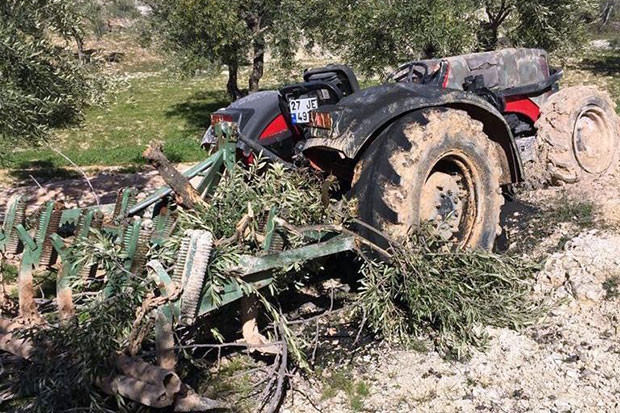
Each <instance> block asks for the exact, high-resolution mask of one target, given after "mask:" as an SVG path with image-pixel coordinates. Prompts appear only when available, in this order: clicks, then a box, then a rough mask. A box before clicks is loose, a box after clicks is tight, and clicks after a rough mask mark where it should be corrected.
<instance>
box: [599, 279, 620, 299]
mask: <svg viewBox="0 0 620 413" xmlns="http://www.w3.org/2000/svg"><path fill="white" fill-rule="evenodd" d="M603 290H605V299H607V300H612V299H614V298H618V297H620V277H619V276H617V275H614V276H613V277H609V278H608V279H606V280H605V281H604V282H603Z"/></svg>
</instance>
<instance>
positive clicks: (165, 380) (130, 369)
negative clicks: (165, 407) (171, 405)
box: [115, 355, 181, 400]
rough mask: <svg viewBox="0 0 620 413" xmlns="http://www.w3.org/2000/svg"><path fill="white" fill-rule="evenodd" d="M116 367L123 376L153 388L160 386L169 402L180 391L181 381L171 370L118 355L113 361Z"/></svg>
mask: <svg viewBox="0 0 620 413" xmlns="http://www.w3.org/2000/svg"><path fill="white" fill-rule="evenodd" d="M115 365H116V367H117V368H118V369H119V370H120V371H121V373H123V374H124V375H125V376H128V377H131V378H134V379H137V380H140V381H143V382H145V383H148V384H152V385H154V386H162V388H163V389H164V392H165V395H166V397H168V398H169V399H170V400H172V399H173V398H174V395H175V394H176V393H178V392H179V391H180V390H181V379H180V378H179V376H178V375H177V374H176V373H175V372H174V371H172V370H167V369H162V368H161V367H158V366H153V365H152V364H148V363H145V362H144V361H142V360H140V359H137V358H131V357H127V356H125V355H120V356H118V357H117V358H116V360H115Z"/></svg>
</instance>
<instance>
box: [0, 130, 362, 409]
mask: <svg viewBox="0 0 620 413" xmlns="http://www.w3.org/2000/svg"><path fill="white" fill-rule="evenodd" d="M226 126H227V125H226V124H223V125H221V126H220V127H219V128H218V134H219V136H220V143H219V147H218V149H217V150H216V151H215V152H214V153H213V154H212V155H211V156H210V157H209V158H208V159H206V160H204V161H203V162H201V163H199V164H197V165H195V166H194V167H192V168H190V169H189V170H187V171H185V172H184V173H183V176H184V180H185V182H186V183H187V184H189V180H190V179H191V180H192V181H193V182H198V183H197V184H195V191H196V192H195V193H197V194H200V198H201V200H203V201H200V202H204V203H205V205H206V206H207V207H208V203H209V197H210V196H211V194H212V193H213V191H214V189H215V188H216V187H217V185H218V181H219V180H220V179H221V176H222V174H223V173H224V171H226V170H227V169H230V168H235V167H238V166H236V164H235V162H236V161H235V148H236V145H235V137H236V133H235V132H234V129H232V130H231V129H227V127H226ZM226 132H228V133H226ZM160 172H161V170H160ZM182 190H183V188H181V191H182ZM136 194H137V191H136V190H135V189H134V188H124V189H121V190H120V191H119V192H118V195H117V199H116V202H115V203H114V204H110V205H100V206H93V207H88V208H72V209H65V208H64V206H63V204H62V203H61V202H58V201H49V202H47V203H46V204H44V205H43V206H40V207H39V208H38V209H37V210H36V212H34V213H27V212H26V211H27V209H26V208H27V202H26V200H25V199H24V197H22V196H14V197H13V198H12V199H10V201H9V202H8V205H7V207H6V210H5V211H4V220H3V223H2V228H1V231H0V251H1V252H2V256H3V259H6V260H9V261H13V262H16V263H17V267H18V277H17V291H18V299H19V307H18V311H17V312H18V314H17V315H16V317H14V318H13V319H2V320H1V323H0V350H4V351H8V352H10V353H13V354H16V355H19V356H21V357H23V358H26V359H28V358H30V356H31V354H32V351H33V344H32V343H31V342H30V341H29V340H28V339H25V338H23V337H22V336H21V335H19V334H16V330H17V331H19V330H22V329H25V328H29V327H32V326H37V327H41V328H48V327H49V326H53V325H55V324H62V323H68V322H71V320H72V319H73V318H74V317H76V316H78V317H79V310H78V309H77V307H76V305H75V301H76V300H75V297H74V293H73V291H72V283H73V282H75V280H80V279H82V280H84V279H87V278H91V279H94V278H96V277H105V273H104V271H103V270H102V268H101V266H100V265H98V263H97V262H88V261H87V260H84V259H78V258H76V257H77V255H76V254H74V249H75V248H76V247H75V246H76V245H80V243H84V242H88V241H89V240H91V239H92V238H93V237H94V236H95V234H99V235H100V236H104V237H106V238H107V239H110V240H113V242H114V243H115V244H116V245H118V246H120V250H121V255H120V256H122V257H123V259H122V261H121V262H119V265H120V266H121V267H122V270H123V271H124V272H126V273H127V274H128V275H129V274H130V275H131V276H135V277H149V278H150V279H151V280H153V281H154V282H155V283H156V285H157V291H158V298H159V299H160V301H161V305H158V306H154V307H153V308H149V315H148V316H149V317H151V319H152V320H154V325H155V342H156V345H157V348H156V353H157V354H156V355H157V362H156V364H157V365H151V364H146V363H144V362H143V361H141V360H139V359H136V358H129V357H126V356H118V355H117V356H116V361H115V366H116V370H117V371H118V374H117V375H116V376H114V377H112V378H107V379H106V380H99V381H98V384H99V385H100V387H102V388H103V389H104V390H105V391H107V392H108V393H111V394H120V395H123V396H125V397H127V398H129V399H131V400H134V401H137V402H140V403H143V404H146V405H148V406H152V407H166V406H174V409H175V411H185V410H188V409H190V410H193V409H197V408H198V407H201V406H202V407H203V408H204V407H205V406H207V407H209V406H210V407H213V406H214V404H213V403H214V402H213V403H212V401H209V400H208V399H203V398H200V397H197V395H196V394H193V393H192V394H190V395H189V396H188V392H187V391H183V385H182V383H181V381H180V379H179V377H178V376H177V375H176V373H175V372H174V370H175V366H176V355H175V350H174V348H175V339H174V336H173V332H174V331H175V328H176V326H178V325H192V324H194V322H195V321H196V320H197V319H198V318H199V317H201V316H203V315H205V314H208V313H211V312H213V311H214V310H216V309H218V308H221V307H222V306H224V305H226V304H229V303H231V302H234V301H237V300H241V305H242V306H244V305H245V307H248V308H250V310H249V311H246V312H245V313H244V314H245V315H242V317H241V318H242V319H241V322H242V323H243V328H242V332H243V336H244V339H245V342H246V343H247V345H248V347H249V348H250V349H252V347H253V346H254V347H256V348H254V350H256V351H260V352H265V353H277V351H278V350H277V349H276V350H275V351H274V349H273V346H269V343H268V342H265V341H260V340H258V341H257V338H256V337H255V336H254V335H255V334H256V333H257V332H258V330H257V327H256V316H257V314H256V307H257V306H256V302H255V301H256V299H255V297H254V298H253V297H252V293H251V292H252V291H258V290H260V289H263V288H265V287H267V286H269V285H270V284H271V283H273V281H274V272H276V271H281V270H283V269H286V268H288V267H290V266H292V265H294V264H298V263H302V262H305V261H309V260H314V259H317V258H320V257H325V256H329V255H333V254H338V253H342V252H345V251H351V250H354V249H355V248H356V243H357V242H358V239H360V238H359V237H358V236H356V235H354V234H353V233H350V232H348V231H347V230H344V229H340V228H338V227H337V226H336V227H329V226H325V227H320V226H314V227H306V228H293V227H291V226H290V225H288V224H287V223H286V222H285V221H284V220H282V219H280V218H279V217H278V214H277V208H276V206H273V207H271V208H270V209H269V210H268V211H267V212H266V214H265V215H266V218H265V219H264V223H263V224H261V232H262V234H261V237H260V239H261V242H260V245H259V251H258V253H257V254H256V255H241V256H240V257H239V259H238V260H237V261H236V262H235V263H234V264H231V266H230V267H229V268H228V269H227V270H226V271H225V272H226V273H227V274H228V275H229V277H225V279H224V280H223V281H222V284H221V285H220V286H219V294H218V297H217V299H214V297H213V295H212V294H207V293H205V288H204V287H205V283H206V277H207V272H208V266H209V264H210V260H211V258H212V254H213V251H214V249H215V245H214V242H215V241H216V240H215V237H214V235H213V234H212V233H211V232H210V231H209V230H206V229H192V230H186V231H185V232H184V234H183V237H182V238H181V242H180V245H179V247H178V251H177V253H176V257H175V264H174V266H173V267H172V268H171V267H170V266H168V267H167V268H166V267H165V266H164V265H163V264H162V263H161V262H160V261H159V260H157V259H152V260H148V255H149V254H148V253H149V250H150V249H152V248H156V247H157V246H161V245H163V244H164V243H165V242H166V241H167V240H168V239H169V237H170V235H171V234H172V233H173V231H174V230H175V228H176V226H177V221H178V212H179V211H178V210H177V209H176V208H175V207H174V206H173V205H172V198H173V197H177V198H178V195H179V194H178V192H173V190H172V189H171V188H170V187H163V188H160V189H159V190H157V191H156V192H155V193H153V194H151V195H150V196H148V197H147V198H145V199H143V200H141V201H139V202H138V201H136ZM177 204H178V205H182V204H183V200H181V199H177ZM285 227H286V228H285ZM287 231H294V232H295V233H296V236H298V237H299V238H300V239H301V240H303V241H302V242H301V243H297V244H296V247H295V248H292V247H288V248H287V247H285V246H284V244H283V235H282V234H283V233H285V232H287ZM42 273H47V274H54V273H55V274H56V293H55V302H56V305H55V306H54V305H52V306H49V305H48V306H47V307H46V308H48V310H41V308H40V307H41V306H40V305H39V304H38V303H37V299H36V298H35V296H36V294H35V290H36V287H35V286H36V284H37V282H36V278H37V277H38V276H39V274H42ZM98 294H102V296H103V297H104V298H105V297H107V298H112V297H113V296H114V291H111V290H110V291H108V290H106V288H104V289H103V290H102V291H99V292H98ZM253 301H254V302H253ZM49 307H51V308H52V310H51V312H50V310H49ZM259 337H260V339H264V337H263V336H262V335H259ZM190 396H191V397H190ZM205 403H206V404H205Z"/></svg>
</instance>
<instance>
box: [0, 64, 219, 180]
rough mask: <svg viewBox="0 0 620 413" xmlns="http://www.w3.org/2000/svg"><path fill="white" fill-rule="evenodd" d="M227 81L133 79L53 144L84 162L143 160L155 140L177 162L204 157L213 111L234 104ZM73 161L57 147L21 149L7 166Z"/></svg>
mask: <svg viewBox="0 0 620 413" xmlns="http://www.w3.org/2000/svg"><path fill="white" fill-rule="evenodd" d="M220 85H221V83H220V82H217V81H213V80H210V79H209V78H194V79H180V78H177V77H174V76H172V75H169V74H168V73H167V72H165V71H163V72H159V73H156V74H154V75H150V76H146V77H142V78H140V77H137V78H133V79H130V80H129V81H128V84H127V86H126V87H124V88H122V89H121V91H120V92H119V93H118V94H117V95H116V96H115V97H114V99H113V102H112V103H111V104H110V105H108V106H107V107H104V108H99V107H93V108H90V109H88V110H87V111H86V114H85V122H84V123H83V125H81V126H80V127H76V128H73V129H68V130H63V131H59V132H58V133H57V134H56V136H55V137H54V139H53V141H52V142H50V144H49V146H50V147H52V148H55V149H57V150H59V151H61V152H62V153H63V154H64V155H66V156H67V157H69V158H70V159H71V160H72V161H73V162H75V163H76V164H78V165H80V166H82V165H135V164H142V163H144V160H143V159H142V156H141V153H142V151H143V150H144V148H145V146H146V145H147V144H148V143H149V141H151V140H153V139H157V140H161V141H164V143H165V145H164V152H165V153H166V155H167V156H168V158H169V159H170V160H171V161H173V162H193V161H198V160H200V159H202V158H204V156H205V154H204V152H202V151H201V149H200V147H199V144H200V138H201V136H202V133H203V132H204V130H205V129H206V127H207V126H208V124H209V116H210V113H211V112H213V111H215V110H217V109H218V108H220V107H223V106H226V105H227V104H228V97H227V94H226V92H225V91H224V90H222V89H221V87H220ZM69 165H70V164H69V162H67V161H66V160H65V159H63V158H62V157H61V156H60V155H58V154H57V153H55V152H54V151H53V150H52V149H49V148H46V147H45V146H42V147H40V148H36V149H23V150H17V151H15V152H14V153H13V154H10V155H8V156H7V158H6V159H5V160H4V166H6V167H10V168H17V169H30V168H40V169H56V168H62V167H65V166H69Z"/></svg>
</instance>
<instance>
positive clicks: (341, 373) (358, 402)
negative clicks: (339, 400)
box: [321, 369, 370, 412]
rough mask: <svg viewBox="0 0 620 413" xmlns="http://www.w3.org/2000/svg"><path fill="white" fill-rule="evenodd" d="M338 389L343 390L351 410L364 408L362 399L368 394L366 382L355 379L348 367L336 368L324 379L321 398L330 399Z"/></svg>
mask: <svg viewBox="0 0 620 413" xmlns="http://www.w3.org/2000/svg"><path fill="white" fill-rule="evenodd" d="M339 391H342V392H344V394H345V396H346V397H347V399H348V401H349V406H350V408H351V410H353V411H356V412H357V411H361V410H363V409H364V399H365V398H366V397H368V396H369V395H370V389H369V388H368V384H367V383H366V382H365V381H363V380H355V379H354V378H353V377H352V373H351V371H350V370H349V369H345V370H337V371H335V372H333V373H332V374H331V376H329V377H327V378H326V379H325V381H324V383H323V389H322V392H321V400H327V399H331V398H333V397H335V396H336V395H337V394H338V392H339Z"/></svg>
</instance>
